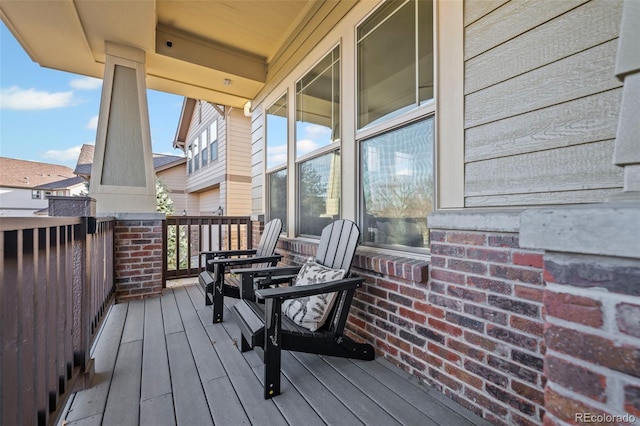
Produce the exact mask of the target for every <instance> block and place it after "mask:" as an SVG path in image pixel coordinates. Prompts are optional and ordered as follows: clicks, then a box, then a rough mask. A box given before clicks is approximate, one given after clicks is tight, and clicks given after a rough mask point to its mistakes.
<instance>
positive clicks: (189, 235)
mask: <svg viewBox="0 0 640 426" xmlns="http://www.w3.org/2000/svg"><path fill="white" fill-rule="evenodd" d="M165 224H166V225H165V226H166V230H165V239H164V240H165V258H166V259H167V261H166V271H165V277H166V279H173V278H186V277H195V276H197V275H198V273H200V272H201V271H202V270H203V269H204V266H205V265H204V263H203V262H204V261H203V259H202V257H201V256H200V253H201V252H203V251H209V250H244V249H250V248H252V239H253V231H252V226H251V218H250V217H249V216H167V219H166V221H165Z"/></svg>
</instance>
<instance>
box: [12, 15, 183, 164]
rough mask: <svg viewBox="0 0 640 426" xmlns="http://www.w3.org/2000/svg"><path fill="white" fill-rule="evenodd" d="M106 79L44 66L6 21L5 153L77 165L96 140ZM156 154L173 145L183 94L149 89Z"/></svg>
mask: <svg viewBox="0 0 640 426" xmlns="http://www.w3.org/2000/svg"><path fill="white" fill-rule="evenodd" d="M101 89H102V80H100V79H93V78H89V77H85V76H81V75H77V74H70V73H67V72H62V71H57V70H52V69H48V68H43V67H41V66H40V65H38V64H37V63H35V62H33V61H32V60H31V58H29V56H28V55H27V54H26V52H25V51H24V50H23V49H22V47H21V46H20V44H19V43H18V42H17V41H16V40H15V38H14V37H13V35H12V34H11V32H10V31H9V30H8V29H7V27H6V26H5V25H4V23H0V156H1V157H9V158H18V159H22V160H31V161H40V162H44V163H52V164H62V165H65V166H69V167H71V168H74V167H75V164H76V160H77V159H78V154H79V152H80V147H81V146H82V144H85V143H90V144H93V143H94V142H95V138H96V125H97V117H98V112H99V109H100V95H101ZM147 99H148V103H149V121H150V127H151V141H152V144H153V152H155V153H163V154H172V155H182V151H180V150H175V149H173V146H172V143H173V139H174V137H175V134H176V129H177V126H178V119H179V118H180V110H181V107H182V100H183V97H182V96H177V95H173V94H168V93H163V92H158V91H154V90H148V91H147Z"/></svg>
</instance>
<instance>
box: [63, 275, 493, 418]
mask: <svg viewBox="0 0 640 426" xmlns="http://www.w3.org/2000/svg"><path fill="white" fill-rule="evenodd" d="M203 300H204V294H203V292H202V289H201V287H200V286H199V285H198V283H197V280H196V279H193V278H189V279H178V280H173V281H169V282H168V283H167V288H166V289H164V291H163V294H162V296H161V297H155V298H147V299H145V300H135V301H129V302H127V303H119V304H116V305H113V306H112V307H111V309H110V310H109V312H108V314H107V316H106V318H105V321H104V325H103V327H102V330H101V332H100V334H99V336H98V338H97V339H96V343H95V345H94V347H93V350H92V357H93V358H94V359H95V377H94V379H93V386H91V387H90V388H88V389H85V390H83V391H80V392H78V393H76V394H75V395H72V397H71V398H70V400H69V403H68V404H67V407H66V409H65V410H64V411H63V413H62V418H61V421H62V422H64V424H66V425H89V424H91V425H93V424H104V425H137V424H141V425H149V424H153V425H165V424H167V425H170V424H185V425H187V424H191V425H207V424H221V425H237V424H261V425H262V424H306V425H315V424H318V425H320V424H329V425H344V424H349V425H356V424H367V425H392V424H405V425H410V424H414V425H418V424H419V425H447V426H453V425H473V424H488V422H486V421H485V420H483V419H481V418H480V417H478V416H476V415H475V414H473V413H471V412H470V411H468V410H467V409H465V408H463V407H461V406H459V405H458V404H456V403H455V402H453V401H451V400H450V399H448V398H446V397H444V395H442V394H441V393H440V392H438V391H437V390H435V389H431V388H429V387H426V386H424V385H421V384H420V383H419V382H418V381H417V379H416V378H415V377H412V376H410V375H409V374H407V373H405V372H404V371H402V370H400V369H398V368H397V367H395V366H394V365H392V364H391V363H389V362H388V361H385V360H383V359H377V360H375V361H370V362H366V361H354V360H348V359H342V358H334V357H319V356H316V355H309V354H301V353H293V352H286V353H284V355H283V367H282V369H283V375H284V376H283V382H282V394H281V395H280V396H279V397H277V398H274V399H272V400H264V399H263V398H262V385H261V380H262V368H263V367H262V362H261V360H260V358H259V357H258V355H257V354H256V353H255V352H253V351H250V352H247V353H244V354H242V353H240V351H239V350H238V348H237V347H236V339H237V338H238V336H239V330H237V327H236V325H235V323H234V322H233V321H232V320H231V315H227V321H225V322H224V323H222V324H212V323H211V316H212V312H211V307H210V306H205V305H204V303H203ZM226 302H227V303H234V302H235V300H234V299H227V301H226Z"/></svg>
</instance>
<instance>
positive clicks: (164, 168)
mask: <svg viewBox="0 0 640 426" xmlns="http://www.w3.org/2000/svg"><path fill="white" fill-rule="evenodd" d="M93 154H94V146H93V145H89V144H84V145H82V148H81V149H80V155H79V156H78V162H77V163H76V168H75V170H74V171H73V172H74V173H75V174H76V175H78V176H82V177H83V178H84V179H86V180H87V181H88V180H89V179H90V178H91V167H92V166H93ZM185 163H186V159H185V158H184V157H181V156H177V155H166V154H153V169H154V170H155V173H156V177H157V178H158V179H159V180H161V181H162V182H163V183H164V184H165V185H166V187H167V192H168V194H169V197H170V198H171V200H172V201H173V206H174V209H175V214H180V213H181V212H182V210H181V209H180V206H182V205H184V203H185V202H186V197H187V195H186V193H185V190H184V188H185V184H186V177H185V173H184V167H185Z"/></svg>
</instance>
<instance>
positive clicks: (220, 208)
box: [218, 206, 224, 216]
mask: <svg viewBox="0 0 640 426" xmlns="http://www.w3.org/2000/svg"><path fill="white" fill-rule="evenodd" d="M223 213H224V210H222V206H218V216H222V214H223Z"/></svg>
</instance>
